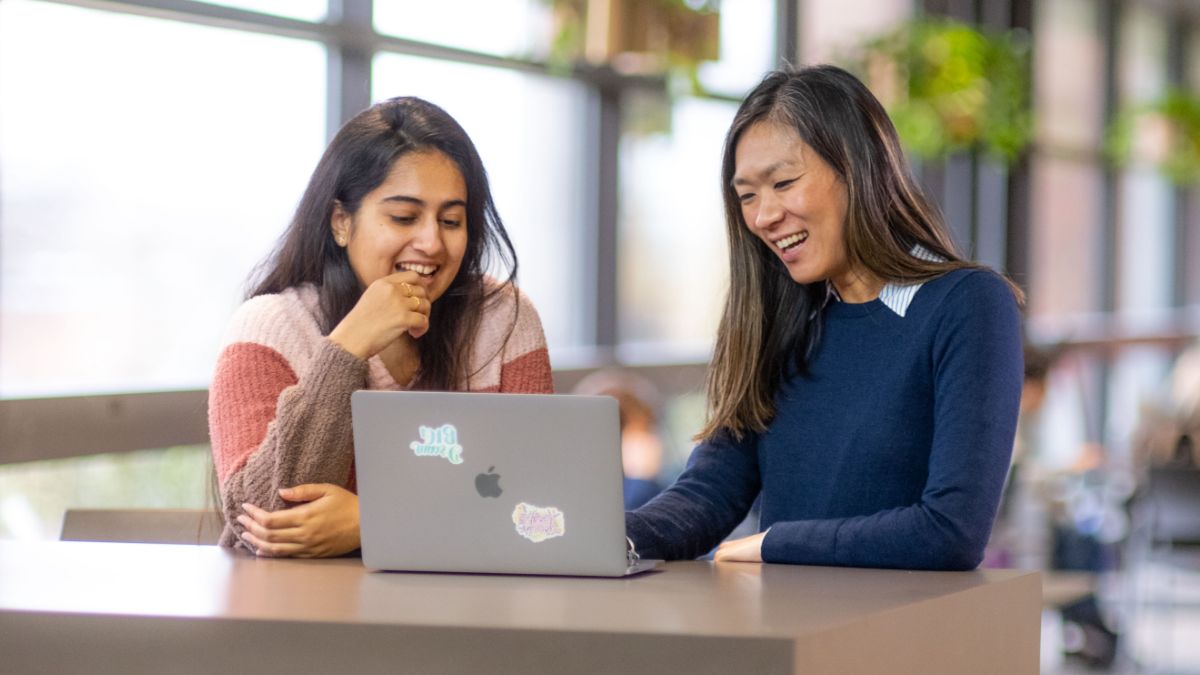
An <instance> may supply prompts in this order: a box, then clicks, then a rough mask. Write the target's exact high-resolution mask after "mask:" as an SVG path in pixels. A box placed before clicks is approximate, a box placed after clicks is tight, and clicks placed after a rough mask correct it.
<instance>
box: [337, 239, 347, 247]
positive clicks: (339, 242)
mask: <svg viewBox="0 0 1200 675" xmlns="http://www.w3.org/2000/svg"><path fill="white" fill-rule="evenodd" d="M337 244H338V246H345V245H346V238H345V237H338V238H337Z"/></svg>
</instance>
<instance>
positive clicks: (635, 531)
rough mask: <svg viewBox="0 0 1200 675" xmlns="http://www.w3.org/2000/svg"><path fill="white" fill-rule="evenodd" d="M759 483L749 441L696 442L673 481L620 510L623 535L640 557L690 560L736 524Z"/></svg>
mask: <svg viewBox="0 0 1200 675" xmlns="http://www.w3.org/2000/svg"><path fill="white" fill-rule="evenodd" d="M759 487H760V481H759V474H758V462H757V456H756V450H755V448H754V446H753V444H751V443H746V444H736V445H735V444H732V443H728V444H727V443H721V442H718V443H713V442H706V443H702V444H701V445H700V446H698V447H697V448H696V450H695V451H694V452H693V454H692V459H691V461H690V462H689V466H688V469H687V470H686V471H685V472H684V473H683V475H681V476H680V477H679V480H677V481H676V482H675V484H674V485H672V486H671V487H670V488H668V489H667V490H665V491H664V492H663V493H662V494H660V495H658V496H657V497H655V498H654V499H652V500H650V502H649V503H648V504H646V505H645V506H643V507H641V508H640V509H638V510H636V511H632V512H629V513H626V514H625V530H626V535H627V536H628V537H629V539H630V540H632V541H633V543H634V546H636V547H637V550H638V553H639V554H640V555H641V556H642V557H644V558H662V559H665V560H681V559H692V558H696V557H698V556H701V555H703V554H705V553H707V552H708V551H709V550H711V549H712V548H713V547H714V546H716V545H717V544H718V543H720V541H721V540H722V539H724V538H725V537H726V536H727V535H728V534H729V533H730V532H731V531H733V528H735V527H737V525H738V523H740V522H742V520H743V519H744V518H745V517H746V513H747V512H749V510H750V506H751V505H752V504H753V503H754V499H755V497H757V496H758V492H759Z"/></svg>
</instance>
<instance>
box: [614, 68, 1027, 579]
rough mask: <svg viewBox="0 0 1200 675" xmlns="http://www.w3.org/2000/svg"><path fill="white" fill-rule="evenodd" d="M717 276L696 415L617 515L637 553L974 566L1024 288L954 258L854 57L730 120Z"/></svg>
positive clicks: (1008, 420)
mask: <svg viewBox="0 0 1200 675" xmlns="http://www.w3.org/2000/svg"><path fill="white" fill-rule="evenodd" d="M721 173H722V176H721V178H722V188H723V193H724V198H725V215H726V223H727V231H728V236H729V249H730V290H729V296H728V299H727V301H726V303H725V310H724V315H723V317H722V319H721V324H720V329H719V332H718V334H717V343H716V348H715V352H714V355H713V361H712V365H711V367H710V370H709V375H708V385H707V387H708V420H707V424H706V426H705V427H704V429H703V430H702V431H701V432H700V434H699V435H698V437H697V438H698V439H699V440H700V441H701V443H700V444H699V445H698V446H697V447H696V449H695V451H694V452H693V454H692V457H691V459H690V460H689V462H688V467H687V469H686V470H685V471H684V473H683V474H682V475H681V476H680V477H679V479H678V481H677V482H676V483H675V484H674V485H673V486H672V487H671V488H669V489H668V490H667V491H665V492H664V493H663V494H661V495H660V496H659V497H657V498H656V499H654V500H653V501H651V502H650V503H649V504H647V505H646V506H644V507H642V508H640V509H638V510H637V511H633V512H631V513H629V514H628V516H627V534H628V535H629V538H630V540H631V541H632V542H633V544H634V546H635V547H636V548H637V550H638V553H639V554H640V555H642V556H643V557H660V558H667V559H679V558H694V557H697V556H699V555H702V554H704V553H705V552H707V551H709V550H710V549H711V548H712V547H713V546H715V545H717V543H718V542H720V541H721V540H722V539H723V538H724V537H725V536H726V535H728V534H729V532H730V531H731V530H733V528H734V527H735V526H736V525H737V524H738V523H739V522H741V520H742V519H743V518H744V517H745V515H746V513H747V511H748V510H749V509H750V506H751V504H752V503H753V502H754V500H755V498H756V497H757V496H759V494H760V492H761V495H762V516H761V525H760V527H761V532H760V533H759V534H756V535H753V536H750V537H745V538H743V539H738V540H734V541H729V542H726V543H724V544H722V545H721V546H720V548H718V549H717V551H716V553H715V556H714V558H715V559H716V560H718V561H722V560H729V561H760V560H761V561H766V562H784V563H797V564H809V565H854V566H865V567H894V568H908V569H946V570H964V569H972V568H974V567H975V566H977V565H978V564H979V562H980V560H981V559H982V557H983V549H984V545H985V544H986V543H987V540H988V535H989V533H990V531H991V527H992V520H993V518H994V517H995V513H996V506H997V503H998V502H999V499H1000V492H1001V489H1002V487H1003V484H1004V478H1005V475H1006V472H1007V470H1008V463H1009V456H1010V453H1011V451H1012V444H1013V435H1014V433H1015V429H1016V422H1017V404H1018V401H1019V399H1020V394H1021V372H1022V365H1021V339H1020V319H1019V310H1018V304H1019V303H1020V301H1021V293H1020V290H1019V289H1017V288H1016V287H1015V286H1013V285H1012V284H1011V283H1010V282H1008V281H1006V280H1005V279H1004V278H1003V277H1001V276H999V275H997V274H995V273H994V272H991V271H989V270H987V269H985V268H983V267H981V266H979V265H977V264H974V263H971V262H968V261H966V260H964V259H963V258H962V257H961V256H960V255H959V254H958V253H957V252H956V250H955V247H954V244H953V242H952V241H951V238H950V235H949V234H948V232H947V229H946V227H945V224H944V223H943V222H942V218H941V215H940V214H939V213H938V211H937V209H936V208H935V207H934V206H933V205H931V204H930V203H929V201H928V200H927V199H926V198H925V196H924V195H923V194H922V193H921V190H920V188H919V186H918V185H917V184H916V183H915V181H914V180H913V179H912V177H911V175H910V171H909V168H908V165H907V163H906V160H905V159H904V156H903V154H902V152H901V148H900V143H899V140H898V138H897V136H896V131H895V128H894V127H893V126H892V123H891V121H890V120H889V119H888V117H887V114H886V113H885V112H884V110H883V108H882V106H881V105H880V104H879V101H878V100H876V99H875V97H874V96H873V95H872V94H871V93H870V91H868V90H867V88H866V87H864V86H863V84H862V83H861V82H859V81H858V80H857V79H855V78H854V76H852V75H850V74H849V73H847V72H845V71H843V70H841V69H839V68H835V67H832V66H817V67H812V68H804V69H800V70H794V71H793V70H787V71H779V72H774V73H771V74H769V75H768V76H767V77H766V78H765V79H764V80H763V81H762V83H761V84H759V85H758V87H757V88H755V89H754V91H752V92H751V93H750V94H749V96H748V97H747V98H746V100H745V101H744V102H743V103H742V105H741V107H740V108H739V109H738V112H737V116H736V117H735V118H734V121H733V124H732V126H731V127H730V129H729V133H728V134H727V136H726V139H725V152H724V160H723V163H722V172H721Z"/></svg>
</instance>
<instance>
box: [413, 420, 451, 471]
mask: <svg viewBox="0 0 1200 675" xmlns="http://www.w3.org/2000/svg"><path fill="white" fill-rule="evenodd" d="M418 432H419V433H420V434H421V440H419V441H413V442H412V443H409V444H408V447H410V448H412V451H413V453H415V454H416V455H417V457H445V458H446V459H447V460H449V461H450V463H451V464H462V461H463V460H462V446H461V445H459V444H458V429H455V428H454V425H453V424H443V425H442V426H440V427H437V428H434V427H420V428H419V429H418Z"/></svg>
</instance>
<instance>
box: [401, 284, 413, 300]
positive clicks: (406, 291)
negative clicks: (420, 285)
mask: <svg viewBox="0 0 1200 675" xmlns="http://www.w3.org/2000/svg"><path fill="white" fill-rule="evenodd" d="M400 287H401V288H403V289H404V295H406V296H408V297H410V298H411V297H412V296H413V294H412V286H409V285H408V282H407V281H401V282H400Z"/></svg>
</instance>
